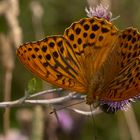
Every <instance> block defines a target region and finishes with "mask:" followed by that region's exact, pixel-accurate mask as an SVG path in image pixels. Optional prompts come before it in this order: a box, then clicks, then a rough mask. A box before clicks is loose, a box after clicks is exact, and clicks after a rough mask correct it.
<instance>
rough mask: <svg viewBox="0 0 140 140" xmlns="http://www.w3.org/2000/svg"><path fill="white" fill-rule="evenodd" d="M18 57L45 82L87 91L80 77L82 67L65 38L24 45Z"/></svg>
mask: <svg viewBox="0 0 140 140" xmlns="http://www.w3.org/2000/svg"><path fill="white" fill-rule="evenodd" d="M68 48H69V49H68ZM17 56H18V57H19V59H20V60H21V62H22V63H23V64H24V65H25V67H26V68H27V69H29V70H30V71H31V72H33V73H34V74H36V75H37V76H39V77H40V78H42V79H44V80H45V81H47V82H49V83H51V84H54V85H56V86H60V87H63V88H66V89H73V90H74V91H77V92H85V91H86V89H85V87H84V83H83V81H82V79H80V77H79V75H78V72H79V71H80V67H79V65H78V63H76V57H75V54H74V53H73V50H72V48H71V46H70V45H69V43H68V42H67V40H66V39H65V38H64V37H62V36H52V37H48V38H46V39H43V40H41V41H38V42H35V43H27V44H23V45H22V46H20V47H19V49H18V50H17Z"/></svg>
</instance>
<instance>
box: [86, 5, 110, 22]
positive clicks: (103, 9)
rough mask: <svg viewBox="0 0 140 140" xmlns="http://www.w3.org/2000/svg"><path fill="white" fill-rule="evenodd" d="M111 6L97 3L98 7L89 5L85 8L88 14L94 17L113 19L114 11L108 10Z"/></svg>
mask: <svg viewBox="0 0 140 140" xmlns="http://www.w3.org/2000/svg"><path fill="white" fill-rule="evenodd" d="M108 9H109V6H103V5H102V4H100V5H97V7H96V8H92V7H89V9H88V8H86V9H85V11H86V13H87V16H88V17H90V18H92V17H98V18H104V19H106V20H108V21H110V20H111V17H112V13H111V12H110V11H109V10H108Z"/></svg>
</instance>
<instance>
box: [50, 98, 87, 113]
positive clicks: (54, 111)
mask: <svg viewBox="0 0 140 140" xmlns="http://www.w3.org/2000/svg"><path fill="white" fill-rule="evenodd" d="M84 102H85V101H81V102H78V103H74V104H70V105H67V106H64V107H61V108H59V109H54V110H53V111H51V112H50V113H49V114H53V113H56V112H57V111H60V110H63V109H65V108H68V107H71V106H74V105H77V104H81V103H84Z"/></svg>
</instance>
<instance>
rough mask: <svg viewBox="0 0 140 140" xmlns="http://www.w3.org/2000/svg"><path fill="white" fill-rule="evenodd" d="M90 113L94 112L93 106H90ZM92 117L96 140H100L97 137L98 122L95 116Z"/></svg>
mask: <svg viewBox="0 0 140 140" xmlns="http://www.w3.org/2000/svg"><path fill="white" fill-rule="evenodd" d="M90 111H91V112H92V111H93V109H92V106H91V105H90ZM91 117H92V123H93V130H95V135H94V140H98V137H97V129H96V128H97V127H96V122H95V118H94V116H93V114H92V113H91Z"/></svg>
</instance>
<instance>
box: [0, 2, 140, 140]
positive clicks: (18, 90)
mask: <svg viewBox="0 0 140 140" xmlns="http://www.w3.org/2000/svg"><path fill="white" fill-rule="evenodd" d="M31 2H32V0H19V3H20V15H19V21H20V26H21V28H22V30H23V40H24V41H23V42H29V41H33V40H36V38H35V33H34V32H35V31H34V29H33V23H32V12H31V9H30V3H31ZM38 2H40V4H41V6H42V7H43V10H44V15H43V19H42V26H43V30H44V33H45V36H48V35H53V34H63V32H64V30H65V28H67V27H68V26H69V25H70V24H71V23H72V22H74V21H77V20H79V19H81V18H83V17H86V13H85V11H84V9H85V7H87V2H86V0H70V1H67V0H58V1H57V0H38ZM111 2H112V4H111V6H112V7H111V10H112V13H113V17H116V16H118V15H120V18H119V19H117V20H115V21H113V23H114V24H115V25H116V26H117V27H119V28H120V29H124V28H126V27H128V26H134V27H137V28H139V29H140V8H139V4H140V1H139V0H133V1H132V0H123V1H113V0H112V1H111ZM0 32H4V33H6V32H8V28H7V23H6V20H5V18H4V17H3V16H1V17H0ZM40 39H41V38H40ZM15 60H16V67H15V69H14V73H13V82H12V100H14V99H18V98H20V97H22V96H23V95H24V92H25V89H26V87H27V83H28V80H29V79H31V78H32V77H34V76H33V75H32V74H31V73H30V72H28V71H27V70H26V69H25V68H24V66H23V65H22V64H21V63H20V62H19V61H18V60H17V57H16V55H15ZM0 64H1V61H0ZM3 75H4V69H3V68H2V64H1V66H0V77H1V78H0V101H3V91H2V87H3V86H4V84H3V82H4V81H3V78H4V77H3ZM34 84H35V81H34V80H32V81H31V82H30V84H29V86H28V87H30V89H33V87H34ZM35 85H36V84H35ZM37 88H38V87H37ZM39 88H40V87H39ZM139 106H140V103H135V104H134V110H135V113H136V118H137V121H138V124H139V127H140V111H139ZM16 110H17V108H15V109H12V115H11V121H12V127H14V126H16V127H17V126H18V124H17V122H16V115H15V114H16ZM3 111H4V110H0V116H2V115H1V114H3ZM120 113H121V111H120V112H118V113H116V115H108V114H105V113H102V114H100V115H97V116H95V117H94V119H95V123H96V124H93V122H92V121H93V120H92V118H90V117H89V118H88V119H87V121H86V122H87V123H85V124H84V126H83V127H81V128H80V140H85V139H87V140H91V139H93V137H94V135H97V137H98V139H100V140H104V139H106V140H112V139H113V140H118V139H119V130H118V127H117V126H118V117H119V115H120ZM0 122H2V118H0ZM0 124H2V123H0ZM94 125H95V126H94ZM95 129H96V130H95ZM0 131H3V130H2V125H0ZM95 131H97V134H95V133H94V132H95Z"/></svg>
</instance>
